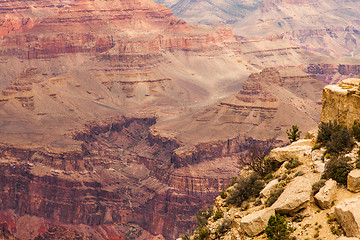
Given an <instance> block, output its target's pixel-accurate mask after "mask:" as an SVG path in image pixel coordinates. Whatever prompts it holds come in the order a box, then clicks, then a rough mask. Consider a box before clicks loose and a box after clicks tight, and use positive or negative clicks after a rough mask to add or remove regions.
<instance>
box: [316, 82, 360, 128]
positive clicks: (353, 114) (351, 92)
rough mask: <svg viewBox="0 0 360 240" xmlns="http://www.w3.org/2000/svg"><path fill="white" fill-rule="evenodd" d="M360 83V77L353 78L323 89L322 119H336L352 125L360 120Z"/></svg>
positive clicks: (341, 122) (346, 124)
mask: <svg viewBox="0 0 360 240" xmlns="http://www.w3.org/2000/svg"><path fill="white" fill-rule="evenodd" d="M359 83H360V79H357V78H351V79H346V80H344V81H342V82H341V83H340V84H339V85H329V86H327V87H326V88H324V91H323V110H322V112H321V121H323V122H329V121H330V120H336V121H338V123H340V124H342V125H345V126H348V127H351V126H352V125H353V124H354V121H358V120H359V108H358V106H359V98H358V92H359Z"/></svg>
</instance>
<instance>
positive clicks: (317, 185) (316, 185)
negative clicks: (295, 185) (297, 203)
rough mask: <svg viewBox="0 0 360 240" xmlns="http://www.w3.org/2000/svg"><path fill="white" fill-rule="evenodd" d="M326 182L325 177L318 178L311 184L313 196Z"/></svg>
mask: <svg viewBox="0 0 360 240" xmlns="http://www.w3.org/2000/svg"><path fill="white" fill-rule="evenodd" d="M325 183H326V180H325V179H320V180H319V181H317V182H316V183H314V184H313V185H312V191H311V194H312V195H313V196H314V195H315V194H317V193H318V192H319V190H320V188H322V187H323V186H324V185H325Z"/></svg>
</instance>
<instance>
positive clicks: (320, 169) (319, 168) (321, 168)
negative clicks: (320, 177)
mask: <svg viewBox="0 0 360 240" xmlns="http://www.w3.org/2000/svg"><path fill="white" fill-rule="evenodd" d="M313 167H314V170H316V171H317V172H319V173H322V172H324V171H325V163H324V162H322V161H315V162H314V163H313Z"/></svg>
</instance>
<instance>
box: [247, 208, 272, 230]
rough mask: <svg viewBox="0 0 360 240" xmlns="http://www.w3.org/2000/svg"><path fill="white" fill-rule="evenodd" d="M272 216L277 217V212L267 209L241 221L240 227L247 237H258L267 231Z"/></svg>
mask: <svg viewBox="0 0 360 240" xmlns="http://www.w3.org/2000/svg"><path fill="white" fill-rule="evenodd" d="M272 215H275V211H274V209H272V208H265V209H263V210H260V211H257V212H254V213H252V214H249V215H247V216H245V217H243V218H242V219H241V221H240V227H241V229H242V230H243V231H244V232H245V233H246V234H247V235H249V236H256V235H258V234H260V233H261V232H262V231H264V230H265V228H266V226H267V224H268V221H269V218H270V217H271V216H272Z"/></svg>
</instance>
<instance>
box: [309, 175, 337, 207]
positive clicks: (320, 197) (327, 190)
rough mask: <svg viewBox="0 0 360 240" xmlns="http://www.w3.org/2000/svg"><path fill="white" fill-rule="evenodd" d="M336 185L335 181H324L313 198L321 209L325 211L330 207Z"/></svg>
mask: <svg viewBox="0 0 360 240" xmlns="http://www.w3.org/2000/svg"><path fill="white" fill-rule="evenodd" d="M336 188H337V184H336V181H334V180H332V179H329V180H328V181H326V183H325V186H323V187H322V188H321V189H320V191H319V192H318V193H317V194H316V195H315V196H314V198H315V202H316V204H317V205H318V206H319V207H320V208H321V209H327V208H330V207H331V204H332V202H333V201H334V198H335V194H336Z"/></svg>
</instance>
